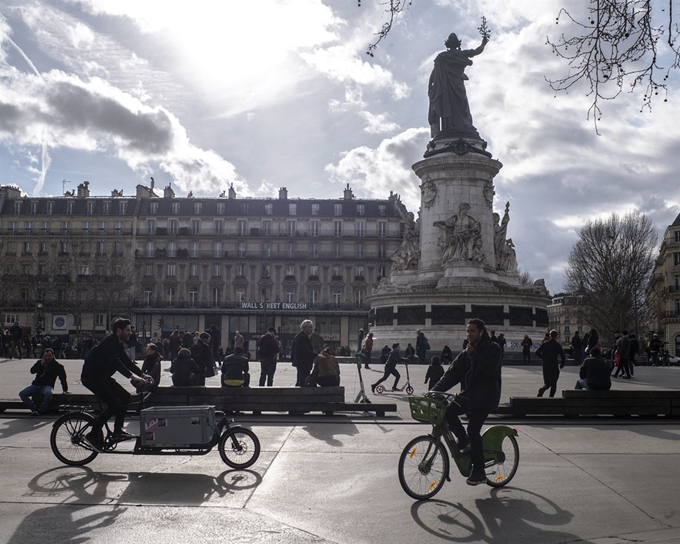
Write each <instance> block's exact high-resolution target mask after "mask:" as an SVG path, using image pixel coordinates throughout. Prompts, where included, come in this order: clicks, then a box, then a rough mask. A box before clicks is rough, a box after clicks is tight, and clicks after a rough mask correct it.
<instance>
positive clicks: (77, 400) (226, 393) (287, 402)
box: [0, 386, 397, 417]
mask: <svg viewBox="0 0 680 544" xmlns="http://www.w3.org/2000/svg"><path fill="white" fill-rule="evenodd" d="M134 400H135V399H134V397H133V401H134ZM62 404H73V405H82V406H89V407H90V408H92V409H93V410H99V403H98V401H97V399H96V398H95V397H94V395H72V394H69V395H63V394H55V395H54V397H53V398H52V403H51V409H53V410H56V409H57V408H58V407H59V406H60V405H62ZM144 404H145V406H146V407H151V406H200V405H213V406H215V407H216V408H217V409H218V410H224V411H229V412H235V411H238V412H253V413H255V414H260V413H262V412H288V413H293V414H300V413H306V412H323V413H325V414H328V415H331V414H333V413H335V412H372V413H375V414H376V415H377V416H379V417H383V416H385V414H386V413H387V412H396V411H397V405H396V403H395V404H390V403H367V404H357V403H348V402H345V388H344V387H342V386H340V387H245V388H242V387H159V388H158V389H157V390H156V392H155V393H153V394H152V395H150V396H149V397H148V398H147V399H146V401H145V403H144ZM20 408H24V406H23V403H22V402H21V401H20V400H18V399H17V400H0V411H3V410H7V409H20ZM131 409H136V406H132V407H131Z"/></svg>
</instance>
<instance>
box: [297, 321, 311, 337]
mask: <svg viewBox="0 0 680 544" xmlns="http://www.w3.org/2000/svg"><path fill="white" fill-rule="evenodd" d="M313 329H314V323H312V322H311V321H310V320H309V319H305V320H304V321H303V322H302V323H300V330H301V331H302V332H304V333H305V334H306V335H307V336H309V335H310V334H312V330H313Z"/></svg>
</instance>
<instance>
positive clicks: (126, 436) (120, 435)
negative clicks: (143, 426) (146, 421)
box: [111, 430, 137, 442]
mask: <svg viewBox="0 0 680 544" xmlns="http://www.w3.org/2000/svg"><path fill="white" fill-rule="evenodd" d="M111 438H113V440H115V441H116V442H120V441H122V440H131V439H133V438H137V437H136V436H135V435H134V434H130V433H126V432H125V431H123V430H119V431H113V433H111Z"/></svg>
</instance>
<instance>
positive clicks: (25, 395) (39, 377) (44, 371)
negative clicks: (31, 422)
mask: <svg viewBox="0 0 680 544" xmlns="http://www.w3.org/2000/svg"><path fill="white" fill-rule="evenodd" d="M30 373H31V374H35V375H36V377H35V379H34V380H33V382H32V383H31V385H29V386H28V387H25V388H24V389H22V390H21V391H20V392H19V397H20V398H21V400H22V402H23V403H24V404H25V405H26V406H27V407H28V408H29V409H30V410H31V415H32V416H39V415H42V414H46V413H48V412H49V411H50V402H51V401H52V395H53V393H54V384H55V383H56V381H57V378H59V381H60V382H61V388H62V389H63V391H64V394H68V384H67V383H66V370H65V369H64V366H63V365H61V364H60V363H59V361H57V360H56V359H55V358H54V351H53V350H52V348H47V349H46V350H45V351H43V355H42V358H41V359H40V360H38V361H36V363H35V364H34V365H33V366H32V367H31V369H30ZM37 394H40V395H41V396H42V404H41V405H40V408H38V407H37V405H36V403H35V401H34V400H33V397H34V396H35V395H37Z"/></svg>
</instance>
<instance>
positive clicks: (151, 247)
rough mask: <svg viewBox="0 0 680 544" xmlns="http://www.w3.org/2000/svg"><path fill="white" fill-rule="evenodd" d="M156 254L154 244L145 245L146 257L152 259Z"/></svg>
mask: <svg viewBox="0 0 680 544" xmlns="http://www.w3.org/2000/svg"><path fill="white" fill-rule="evenodd" d="M155 252H156V248H155V244H154V243H153V242H147V243H146V256H147V257H153V256H154V253H155Z"/></svg>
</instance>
